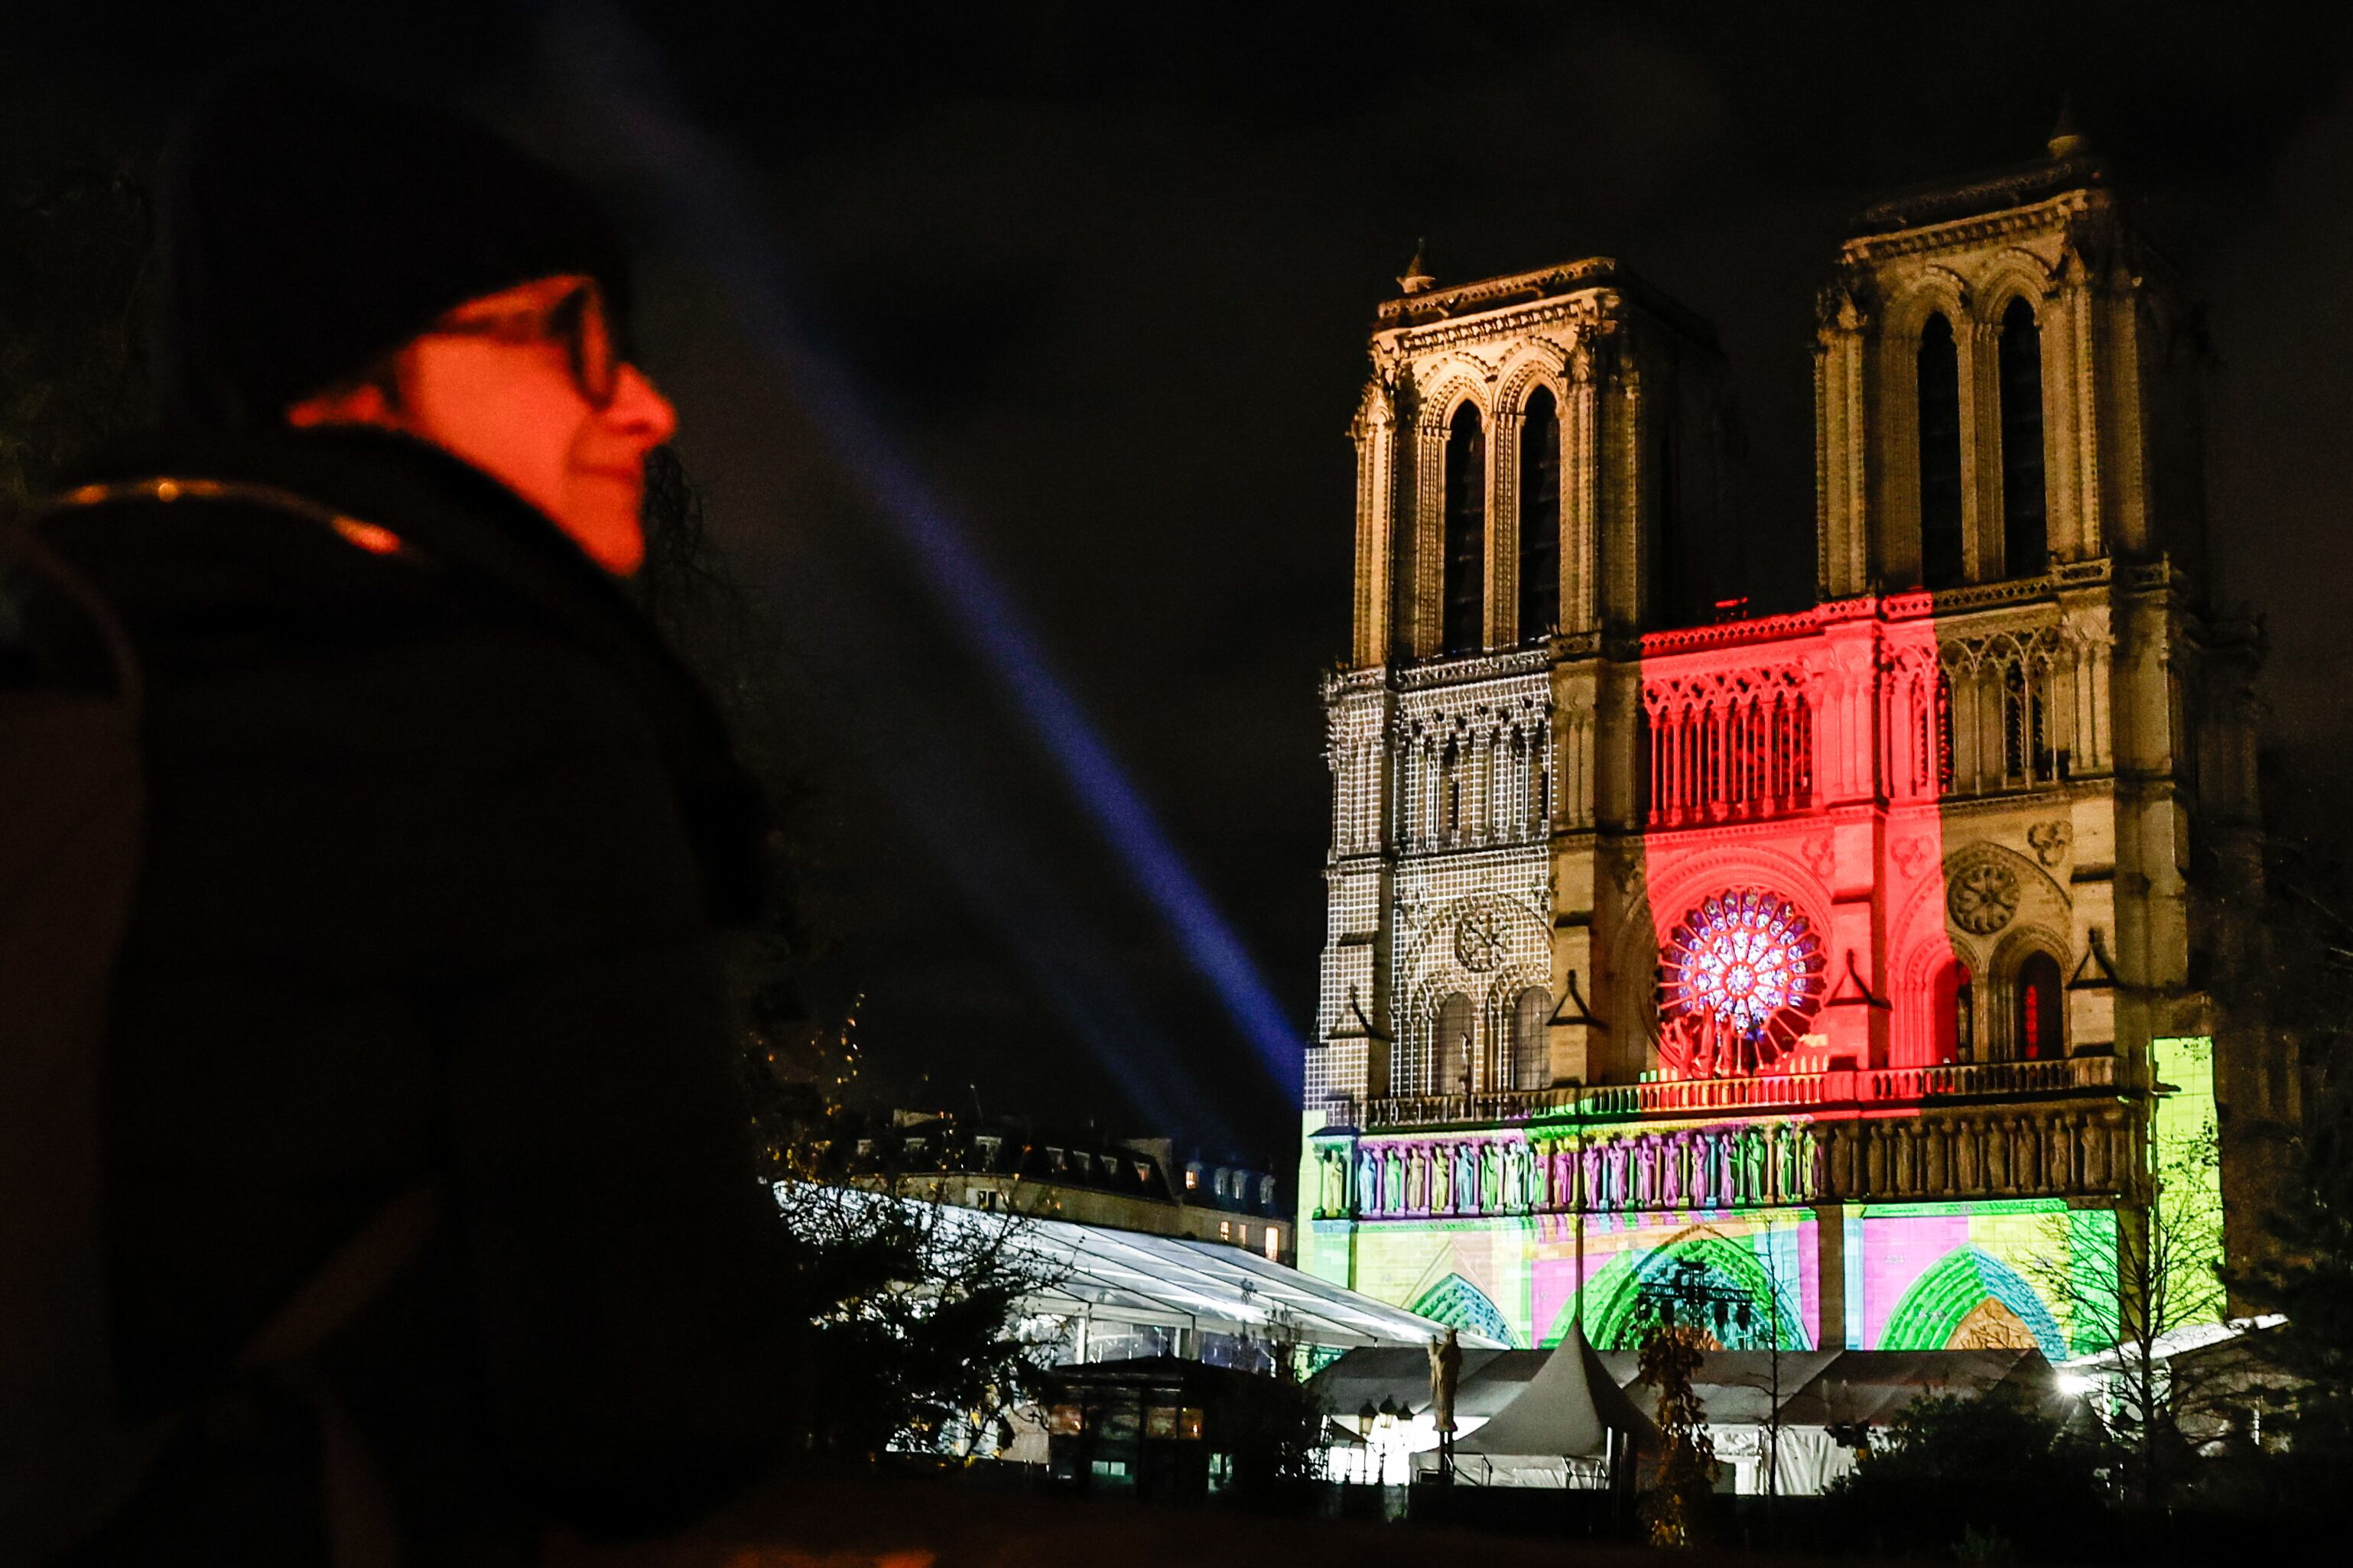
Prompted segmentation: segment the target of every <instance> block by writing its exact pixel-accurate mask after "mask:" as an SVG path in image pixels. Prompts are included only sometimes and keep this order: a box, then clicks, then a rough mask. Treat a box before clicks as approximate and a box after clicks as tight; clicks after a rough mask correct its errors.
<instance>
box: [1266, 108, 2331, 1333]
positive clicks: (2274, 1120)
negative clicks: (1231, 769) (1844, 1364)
mask: <svg viewBox="0 0 2353 1568" xmlns="http://www.w3.org/2000/svg"><path fill="white" fill-rule="evenodd" d="M1828 273H1829V276H1828V280H1827V281H1826V283H1825V284H1824V286H1823V287H1822V289H1821V290H1820V300H1819V308H1818V317H1817V320H1818V329H1817V332H1816V336H1815V340H1814V347H1813V356H1814V402H1815V435H1814V457H1815V513H1814V521H1815V529H1814V536H1815V548H1816V557H1817V562H1818V591H1817V594H1816V603H1815V604H1814V605H1813V607H1811V608H1810V609H1805V610H1801V611H1799V612H1797V613H1794V614H1785V615H1775V616H1755V617H1752V616H1748V615H1746V601H1745V600H1744V599H1743V598H1742V596H1741V589H1740V584H1738V583H1736V582H1726V581H1724V580H1722V579H1723V576H1724V574H1725V563H1730V562H1736V561H1737V560H1738V559H1739V554H1740V552H1739V551H1738V550H1737V549H1736V548H1735V546H1736V540H1737V531H1739V530H1740V529H1741V528H1742V527H1743V526H1744V524H1743V520H1742V519H1740V518H1738V517H1736V516H1734V515H1731V513H1730V512H1729V510H1728V509H1727V506H1726V504H1725V454H1724V446H1725V395H1726V394H1725V363H1724V360H1723V357H1722V355H1721V353H1720V352H1719V350H1718V348H1717V346H1716V342H1715V336H1714V333H1713V331H1711V329H1710V328H1709V326H1708V325H1707V323H1706V322H1705V321H1703V320H1702V319H1700V318H1699V317H1698V316H1696V315H1694V313H1693V312H1692V311H1690V310H1686V309H1684V308H1683V307H1682V306H1681V305H1678V304H1677V303H1676V302H1675V301H1673V300H1669V299H1667V298H1665V297H1664V296H1663V295H1662V294H1661V293H1660V292H1658V291H1657V290H1656V289H1651V288H1649V287H1647V286H1646V285H1644V284H1643V283H1642V282H1641V280H1640V279H1638V278H1637V277H1636V276H1634V275H1633V274H1632V273H1630V271H1628V270H1627V269H1626V268H1624V267H1622V266H1620V264H1619V263H1618V262H1617V261H1615V260H1611V259H1607V258H1594V259H1588V260H1583V261H1575V262H1570V263H1567V264H1565V265H1560V266H1554V267H1546V268H1539V269H1537V270H1535V271H1531V272H1524V273H1519V274H1515V275H1514V276H1510V277H1504V278H1493V279H1484V280H1482V281H1479V282H1473V283H1466V284H1462V285H1460V286H1454V287H1441V286H1440V285H1439V284H1438V283H1437V282H1436V281H1435V280H1434V279H1431V278H1430V277H1429V276H1427V275H1426V274H1425V272H1424V270H1423V268H1421V266H1420V265H1419V258H1417V262H1416V265H1415V266H1414V267H1413V268H1411V273H1410V275H1409V276H1408V277H1406V278H1404V279H1400V284H1401V287H1402V292H1401V293H1400V294H1399V295H1398V297H1397V298H1394V299H1391V300H1388V301H1387V302H1386V303H1384V304H1382V305H1381V306H1380V307H1379V312H1378V317H1377V323H1376V327H1375V330H1374V332H1373V335H1372V341H1371V361H1372V374H1371V377H1370V379H1369V381H1368V382H1367V384H1366V387H1365V392H1364V397H1363V401H1362V404H1361V405H1360V406H1359V407H1358V409H1357V412H1356V418H1355V421H1354V424H1353V426H1352V433H1353V436H1354V437H1355V441H1356V453H1357V467H1356V603H1355V636H1354V647H1353V651H1352V653H1351V656H1350V657H1349V658H1348V659H1347V660H1346V661H1345V669H1344V670H1343V671H1342V672H1341V673H1339V674H1336V675H1335V676H1333V677H1331V678H1329V679H1328V680H1327V682H1326V685H1325V687H1324V706H1325V711H1326V717H1327V745H1328V753H1327V754H1328V758H1329V762H1330V764H1331V770H1332V778H1333V785H1334V791H1333V801H1334V814H1333V837H1332V844H1331V851H1330V858H1329V862H1328V867H1327V869H1326V873H1325V875H1326V879H1327V881H1328V884H1329V895H1330V902H1329V917H1328V924H1327V931H1326V941H1325V947H1324V960H1323V982H1322V992H1321V1004H1320V1014H1319V1017H1318V1020H1317V1026H1316V1038H1315V1039H1314V1042H1313V1043H1312V1044H1311V1046H1310V1048H1309V1050H1308V1053H1307V1065H1306V1073H1305V1084H1306V1090H1305V1105H1304V1108H1303V1109H1304V1119H1305V1120H1304V1132H1305V1134H1306V1136H1305V1141H1304V1148H1303V1167H1302V1179H1301V1205H1300V1206H1301V1214H1300V1226H1299V1251H1300V1261H1301V1264H1302V1267H1303V1268H1307V1269H1309V1270H1311V1271H1313V1272H1314V1273H1316V1274H1319V1275H1322V1276H1324V1277H1325V1278H1328V1279H1334V1280H1336V1281H1339V1282H1342V1283H1345V1284H1346V1285H1349V1286H1352V1287H1354V1288H1355V1289H1359V1290H1363V1291H1366V1292H1368V1293H1370V1294H1372V1295H1374V1296H1376V1297H1379V1298H1381V1299H1384V1300H1389V1301H1393V1302H1396V1303H1398V1304H1399V1305H1402V1306H1407V1307H1410V1308H1414V1309H1416V1310H1419V1311H1421V1312H1423V1313H1424V1314H1426V1315H1428V1316H1430V1317H1433V1318H1437V1319H1440V1320H1441V1321H1448V1322H1452V1323H1456V1324H1459V1325H1461V1326H1462V1327H1464V1328H1465V1329H1468V1330H1472V1331H1476V1332H1479V1333H1482V1334H1484V1335H1486V1336H1488V1337H1490V1338H1493V1339H1495V1340H1498V1341H1502V1342H1507V1343H1512V1344H1518V1345H1541V1344H1550V1343H1554V1342H1557V1341H1558V1339H1559V1338H1560V1336H1561V1335H1562V1334H1563V1333H1565V1332H1566V1331H1567V1329H1568V1327H1569V1326H1570V1325H1571V1324H1572V1323H1577V1322H1581V1323H1582V1325H1583V1327H1584V1330H1585V1331H1586V1333H1587V1335H1588V1338H1589V1339H1590V1340H1591V1341H1592V1342H1595V1343H1597V1344H1599V1345H1603V1346H1607V1345H1610V1344H1613V1343H1620V1342H1625V1339H1626V1334H1627V1331H1628V1327H1629V1324H1630V1321H1632V1315H1633V1314H1634V1313H1636V1312H1637V1311H1638V1310H1640V1299H1641V1291H1642V1289H1644V1285H1645V1281H1647V1280H1651V1279H1656V1278H1658V1277H1660V1275H1661V1274H1662V1271H1663V1269H1664V1268H1665V1266H1666V1265H1668V1264H1669V1263H1670V1262H1675V1261H1678V1260H1681V1261H1683V1262H1689V1261H1695V1262H1696V1263H1697V1264H1698V1265H1700V1266H1702V1267H1704V1269H1705V1270H1706V1273H1707V1276H1708V1277H1709V1278H1710V1279H1714V1280H1715V1281H1717V1282H1718V1283H1719V1284H1721V1285H1722V1286H1725V1287H1727V1288H1730V1289H1736V1290H1738V1291H1741V1292H1745V1293H1746V1295H1747V1296H1748V1297H1750V1298H1752V1299H1753V1300H1754V1301H1755V1303H1756V1306H1757V1310H1756V1311H1755V1312H1754V1313H1753V1314H1750V1313H1744V1314H1742V1316H1743V1317H1744V1319H1746V1322H1744V1324H1743V1325H1742V1327H1741V1328H1740V1329H1739V1330H1738V1331H1737V1336H1745V1337H1742V1338H1739V1342H1745V1343H1761V1342H1764V1336H1768V1335H1769V1336H1772V1337H1775V1338H1778V1340H1779V1341H1780V1342H1782V1343H1784V1344H1785V1345H1788V1346H1793V1347H1794V1346H1810V1347H1815V1348H1834V1347H1840V1346H1845V1347H1851V1348H1856V1349H1938V1348H1945V1347H1958V1346H1968V1345H1989V1344H2004V1345H2019V1346H2039V1347H2040V1348H2042V1350H2043V1351H2044V1352H2046V1353H2047V1354H2049V1355H2051V1356H2052V1359H2054V1360H2055V1359H2058V1358H2060V1357H2062V1356H2063V1355H2066V1354H2068V1353H2071V1352H2074V1351H2078V1350H2081V1349H2083V1348H2086V1347H2089V1346H2091V1345H2094V1344H2104V1343H2106V1342H2110V1341H2112V1340H2113V1339H2114V1338H2115V1337H2116V1328H2117V1321H2118V1314H2119V1313H2120V1312H2121V1313H2130V1312H2132V1311H2134V1310H2136V1302H2137V1301H2138V1302H2141V1303H2142V1304H2144V1305H2145V1304H2146V1302H2147V1298H2148V1296H2149V1294H2150V1290H2151V1286H2150V1283H2149V1282H2148V1281H2147V1280H2137V1279H2135V1277H2134V1276H2135V1273H2136V1260H2137V1259H2142V1258H2145V1255H2146V1254H2147V1250H2148V1247H2147V1239H2148V1237H2149V1235H2150V1228H2151V1223H2152V1222H2151V1218H2150V1213H2151V1205H2152V1203H2153V1202H2154V1201H2156V1198H2155V1194H2157V1192H2158V1186H2159V1183H2158V1173H2159V1172H2160V1170H2162V1169H2171V1170H2172V1172H2173V1173H2172V1174H2171V1175H2170V1176H2169V1177H2168V1192H2169V1194H2171V1196H2172V1199H2173V1200H2174V1201H2177V1202H2179V1203H2181V1204H2183V1205H2189V1204H2191V1203H2192V1202H2193V1200H2196V1199H2198V1198H2200V1196H2201V1195H2202V1197H2203V1199H2204V1201H2205V1204H2206V1209H2207V1212H2208V1213H2210V1214H2213V1215H2216V1216H2217V1217H2216V1219H2215V1220H2214V1223H2215V1224H2217V1225H2219V1211H2220V1209H2221V1206H2222V1205H2221V1195H2222V1193H2223V1191H2224V1190H2225V1189H2228V1188H2229V1187H2230V1186H2231V1185H2232V1182H2233V1181H2234V1180H2235V1179H2236V1178H2235V1177H2234V1175H2233V1173H2232V1162H2231V1159H2230V1157H2229V1149H2230V1147H2231V1144H2229V1143H2228V1142H2225V1143H2224V1145H2223V1147H2224V1158H2223V1160H2222V1162H2221V1172H2220V1174H2219V1175H2218V1174H2217V1173H2216V1169H2215V1165H2214V1163H2212V1161H2211V1159H2204V1160H2201V1158H2200V1154H2199V1150H2200V1148H2201V1147H2203V1148H2206V1149H2210V1150H2211V1148H2212V1147H2213V1146H2214V1138H2215V1134H2214V1131H2213V1129H2214V1127H2215V1118H2216V1114H2217V1108H2218V1106H2219V1107H2220V1108H2221V1122H2222V1130H2223V1131H2224V1132H2225V1133H2228V1134H2231V1135H2232V1136H2233V1137H2242V1136H2244V1135H2245V1134H2246V1132H2247V1131H2248V1130H2249V1129H2255V1128H2260V1127H2263V1126H2265V1125H2276V1124H2281V1123H2284V1122H2285V1121H2289V1120H2291V1119H2292V1117H2293V1115H2294V1110H2295V1107H2294V1100H2295V1084H2294V1081H2293V1079H2292V1077H2291V1075H2290V1073H2289V1070H2288V1068H2286V1066H2285V1065H2284V1063H2281V1062H2275V1061H2272V1060H2268V1059H2266V1058H2265V1052H2264V1050H2263V1046H2262V1041H2261V1037H2260V1036H2259V1035H2257V1034H2255V1033H2254V1032H2253V1031H2250V1030H2246V1029H2236V1030H2234V1028H2233V1026H2232V1017H2233V1016H2234V1015H2233V1010H2232V1007H2231V1006H2229V1005H2227V1000H2226V999H2224V1000H2218V994H2223V993H2224V989H2225V988H2224V987H2223V986H2222V985H2221V981H2222V979H2223V978H2224V977H2226V976H2227V975H2228V974H2230V973H2232V969H2233V966H2234V965H2235V964H2238V963H2241V962H2242V961H2243V960H2244V958H2245V955H2246V954H2247V953H2248V952H2250V951H2251V949H2250V946H2249V944H2250V943H2252V942H2254V941H2255V940H2256V937H2255V934H2254V932H2253V929H2252V925H2251V922H2252V910H2253V902H2254V900H2255V899H2256V898H2257V896H2258V895H2259V892H2260V862H2259V851H2260V845H2261V825H2260V821H2259V815H2258V809H2257V801H2256V794H2255V780H2254V776H2253V754H2254V745H2253V697H2252V694H2251V685H2252V682H2253V675H2254V666H2255V660H2256V654H2257V648H2256V646H2255V641H2254V638H2253V636H2252V634H2251V632H2250V631H2249V630H2248V629H2247V628H2246V627H2244V626H2235V625H2233V624H2232V623H2229V622H2227V621H2225V620H2224V619H2222V618H2221V617H2220V616H2217V615H2216V614H2215V612H2214V609H2213V606H2212V605H2211V603H2210V601H2209V596H2208V595H2209V585H2210V584H2211V577H2210V576H2209V574H2208V571H2207V557H2208V547H2207V540H2206V532H2207V524H2206V515H2205V507H2204V500H2203V485H2204V479H2203V473H2202V469H2201V465H2200V444H2201V440H2200V382H2201V379H2202V377H2203V376H2204V374H2206V372H2207V370H2208V369H2209V368H2210V366H2211V351H2210V350H2209V348H2208V346H2207V343H2206V342H2205V340H2204V336H2203V331H2202V325H2201V318H2200V311H2199V310H2198V308H2197V306H2196V304H2195V302H2194V301H2193V300H2190V299H2189V298H2187V297H2186V296H2185V293H2184V290H2183V289H2182V287H2181V285H2180V284H2179V281H2178V280H2177V279H2176V276H2175V274H2174V272H2173V270H2172V268H2170V267H2169V265H2168V262H2167V261H2166V260H2165V258H2163V257H2162V256H2161V255H2160V254H2159V253H2158V251H2157V250H2156V249H2155V248H2153V247H2152V246H2151V245H2150V244H2149V242H2148V241H2147V239H2146V238H2145V237H2144V236H2143V235H2142V234H2141V233H2140V232H2139V231H2138V230H2137V228H2136V226H2134V225H2133V223H2132V222H2131V221H2130V220H2129V218H2128V216H2127V212H2126V206H2125V205H2124V203H2123V202H2122V201H2121V200H2120V198H2119V195H2118V193H2117V192H2116V191H2115V190H2113V189H2111V187H2110V184H2109V180H2108V172H2107V167H2106V164H2105V162H2104V161H2103V160H2102V159H2101V158H2100V157H2099V156H2097V155H2096V154H2095V153H2094V152H2093V151H2092V150H2091V149H2090V148H2089V147H2088V146H2087V145H2086V144H2085V143H2084V141H2083V139H2082V138H2081V137H2079V136H2077V135H2075V134H2073V132H2070V131H2068V130H2067V129H2066V128H2065V127H2063V128H2062V132H2061V133H2060V134H2058V135H2056V136H2054V137H2053V138H2052V141H2051V142H2050V145H2049V151H2048V155H2047V156H2046V157H2042V158H2038V159H2036V160H2034V161H2032V162H2031V163H2024V164H2021V165H2018V166H2015V167H2011V168H2007V169H2003V170H2000V171H1997V172H1994V173H1992V174H1987V175H1984V176H1981V177H1977V178H1971V179H1967V180H1962V181H1958V182H1947V183H1943V184H1936V185H1932V186H1926V187H1923V188H1921V189H1918V190H1915V191H1912V192H1907V193H1904V194H1902V195H1896V196H1894V197H1891V198H1888V199H1885V200H1882V201H1879V202H1877V203H1875V204H1874V205H1870V206H1868V207H1867V208H1865V209H1864V210H1863V211H1862V213H1861V214H1860V215H1859V216H1857V217H1856V218H1855V219H1854V221H1853V223H1852V226H1851V229H1850V232H1849V235H1848V237H1847V238H1846V239H1845V240H1844V242H1843V243H1842V244H1841V247H1840V248H1839V251H1838V254H1837V255H1836V257H1834V258H1831V265H1830V267H1829V268H1828ZM2168 1151H2170V1157H2172V1158H2173V1159H2174V1162H2175V1163H2174V1166H2172V1167H2168V1166H2167V1160H2168V1157H2169V1156H2168ZM2201 1188H2202V1189H2204V1190H2203V1192H2202V1194H2201V1193H2200V1190H2199V1189H2201ZM2174 1223H2176V1224H2177V1228H2179V1226H2189V1225H2191V1224H2192V1223H2193V1221H2192V1220H2191V1219H2189V1218H2187V1217H2184V1218H2182V1219H2180V1220H2179V1221H2178V1222H2174ZM2216 1245H2219V1240H2218V1241H2217V1242H2216ZM1678 1272H1679V1274H1680V1275H1681V1276H1682V1277H1683V1278H1689V1276H1690V1270H1689V1268H1680V1269H1679V1271H1678ZM2209 1277H2210V1278H2211V1271H2210V1274H2209ZM2054 1282H2055V1283H2054ZM1728 1332H1730V1331H1728Z"/></svg>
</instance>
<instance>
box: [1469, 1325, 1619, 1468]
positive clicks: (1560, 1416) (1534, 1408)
mask: <svg viewBox="0 0 2353 1568" xmlns="http://www.w3.org/2000/svg"><path fill="white" fill-rule="evenodd" d="M1613 1430H1614V1431H1617V1432H1620V1433H1622V1434H1625V1435H1626V1436H1629V1437H1634V1438H1637V1439H1639V1438H1641V1436H1645V1435H1647V1434H1651V1433H1655V1431H1656V1428H1655V1427H1652V1426H1651V1423H1650V1422H1649V1421H1647V1420H1646V1419H1644V1418H1643V1416H1642V1415H1641V1414H1640V1413H1639V1412H1638V1411H1637V1410H1636V1409H1635V1408H1634V1405H1633V1402H1632V1401H1631V1400H1630V1399H1628V1398H1627V1397H1626V1395H1625V1393H1624V1392H1623V1391H1622V1390H1620V1388H1619V1386H1618V1384H1617V1382H1616V1380H1615V1379H1613V1378H1612V1377H1611V1376H1610V1375H1609V1370H1608V1369H1607V1368H1606V1367H1604V1366H1603V1365H1602V1364H1601V1363H1600V1359H1599V1357H1597V1356H1596V1355H1595V1354H1594V1353H1593V1352H1592V1350H1591V1349H1590V1348H1589V1347H1588V1345H1587V1344H1586V1342H1585V1336H1584V1334H1583V1333H1581V1332H1579V1331H1577V1329H1576V1328H1575V1327H1574V1326H1572V1327H1571V1329H1570V1331H1569V1334H1568V1337H1567V1338H1566V1339H1564V1340H1562V1341H1561V1342H1560V1343H1559V1345H1558V1346H1556V1348H1555V1349H1554V1350H1553V1352H1552V1353H1551V1354H1549V1355H1547V1356H1546V1357H1545V1360H1544V1364H1543V1365H1542V1366H1541V1367H1539V1368H1537V1369H1536V1374H1535V1376H1534V1377H1532V1378H1530V1379H1529V1380H1528V1381H1527V1384H1526V1385H1525V1386H1524V1387H1523V1388H1522V1389H1521V1390H1520V1394H1519V1397H1518V1398H1516V1399H1514V1400H1513V1401H1512V1402H1511V1403H1510V1404H1509V1405H1504V1408H1503V1409H1502V1410H1501V1411H1499V1412H1497V1413H1496V1415H1494V1416H1493V1418H1491V1419H1490V1420H1488V1421H1487V1422H1485V1423H1484V1424H1483V1425H1482V1426H1480V1428H1479V1429H1478V1430H1477V1431H1476V1432H1473V1433H1472V1434H1471V1435H1470V1436H1467V1437H1464V1438H1461V1439H1460V1440H1458V1441H1457V1442H1456V1443H1455V1445H1454V1451H1455V1452H1456V1453H1457V1454H1484V1455H1491V1456H1541V1457H1543V1458H1548V1459H1550V1458H1577V1459H1596V1458H1602V1457H1603V1456H1604V1455H1605V1454H1607V1453H1608V1452H1609V1433H1610V1432H1611V1431H1613Z"/></svg>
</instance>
